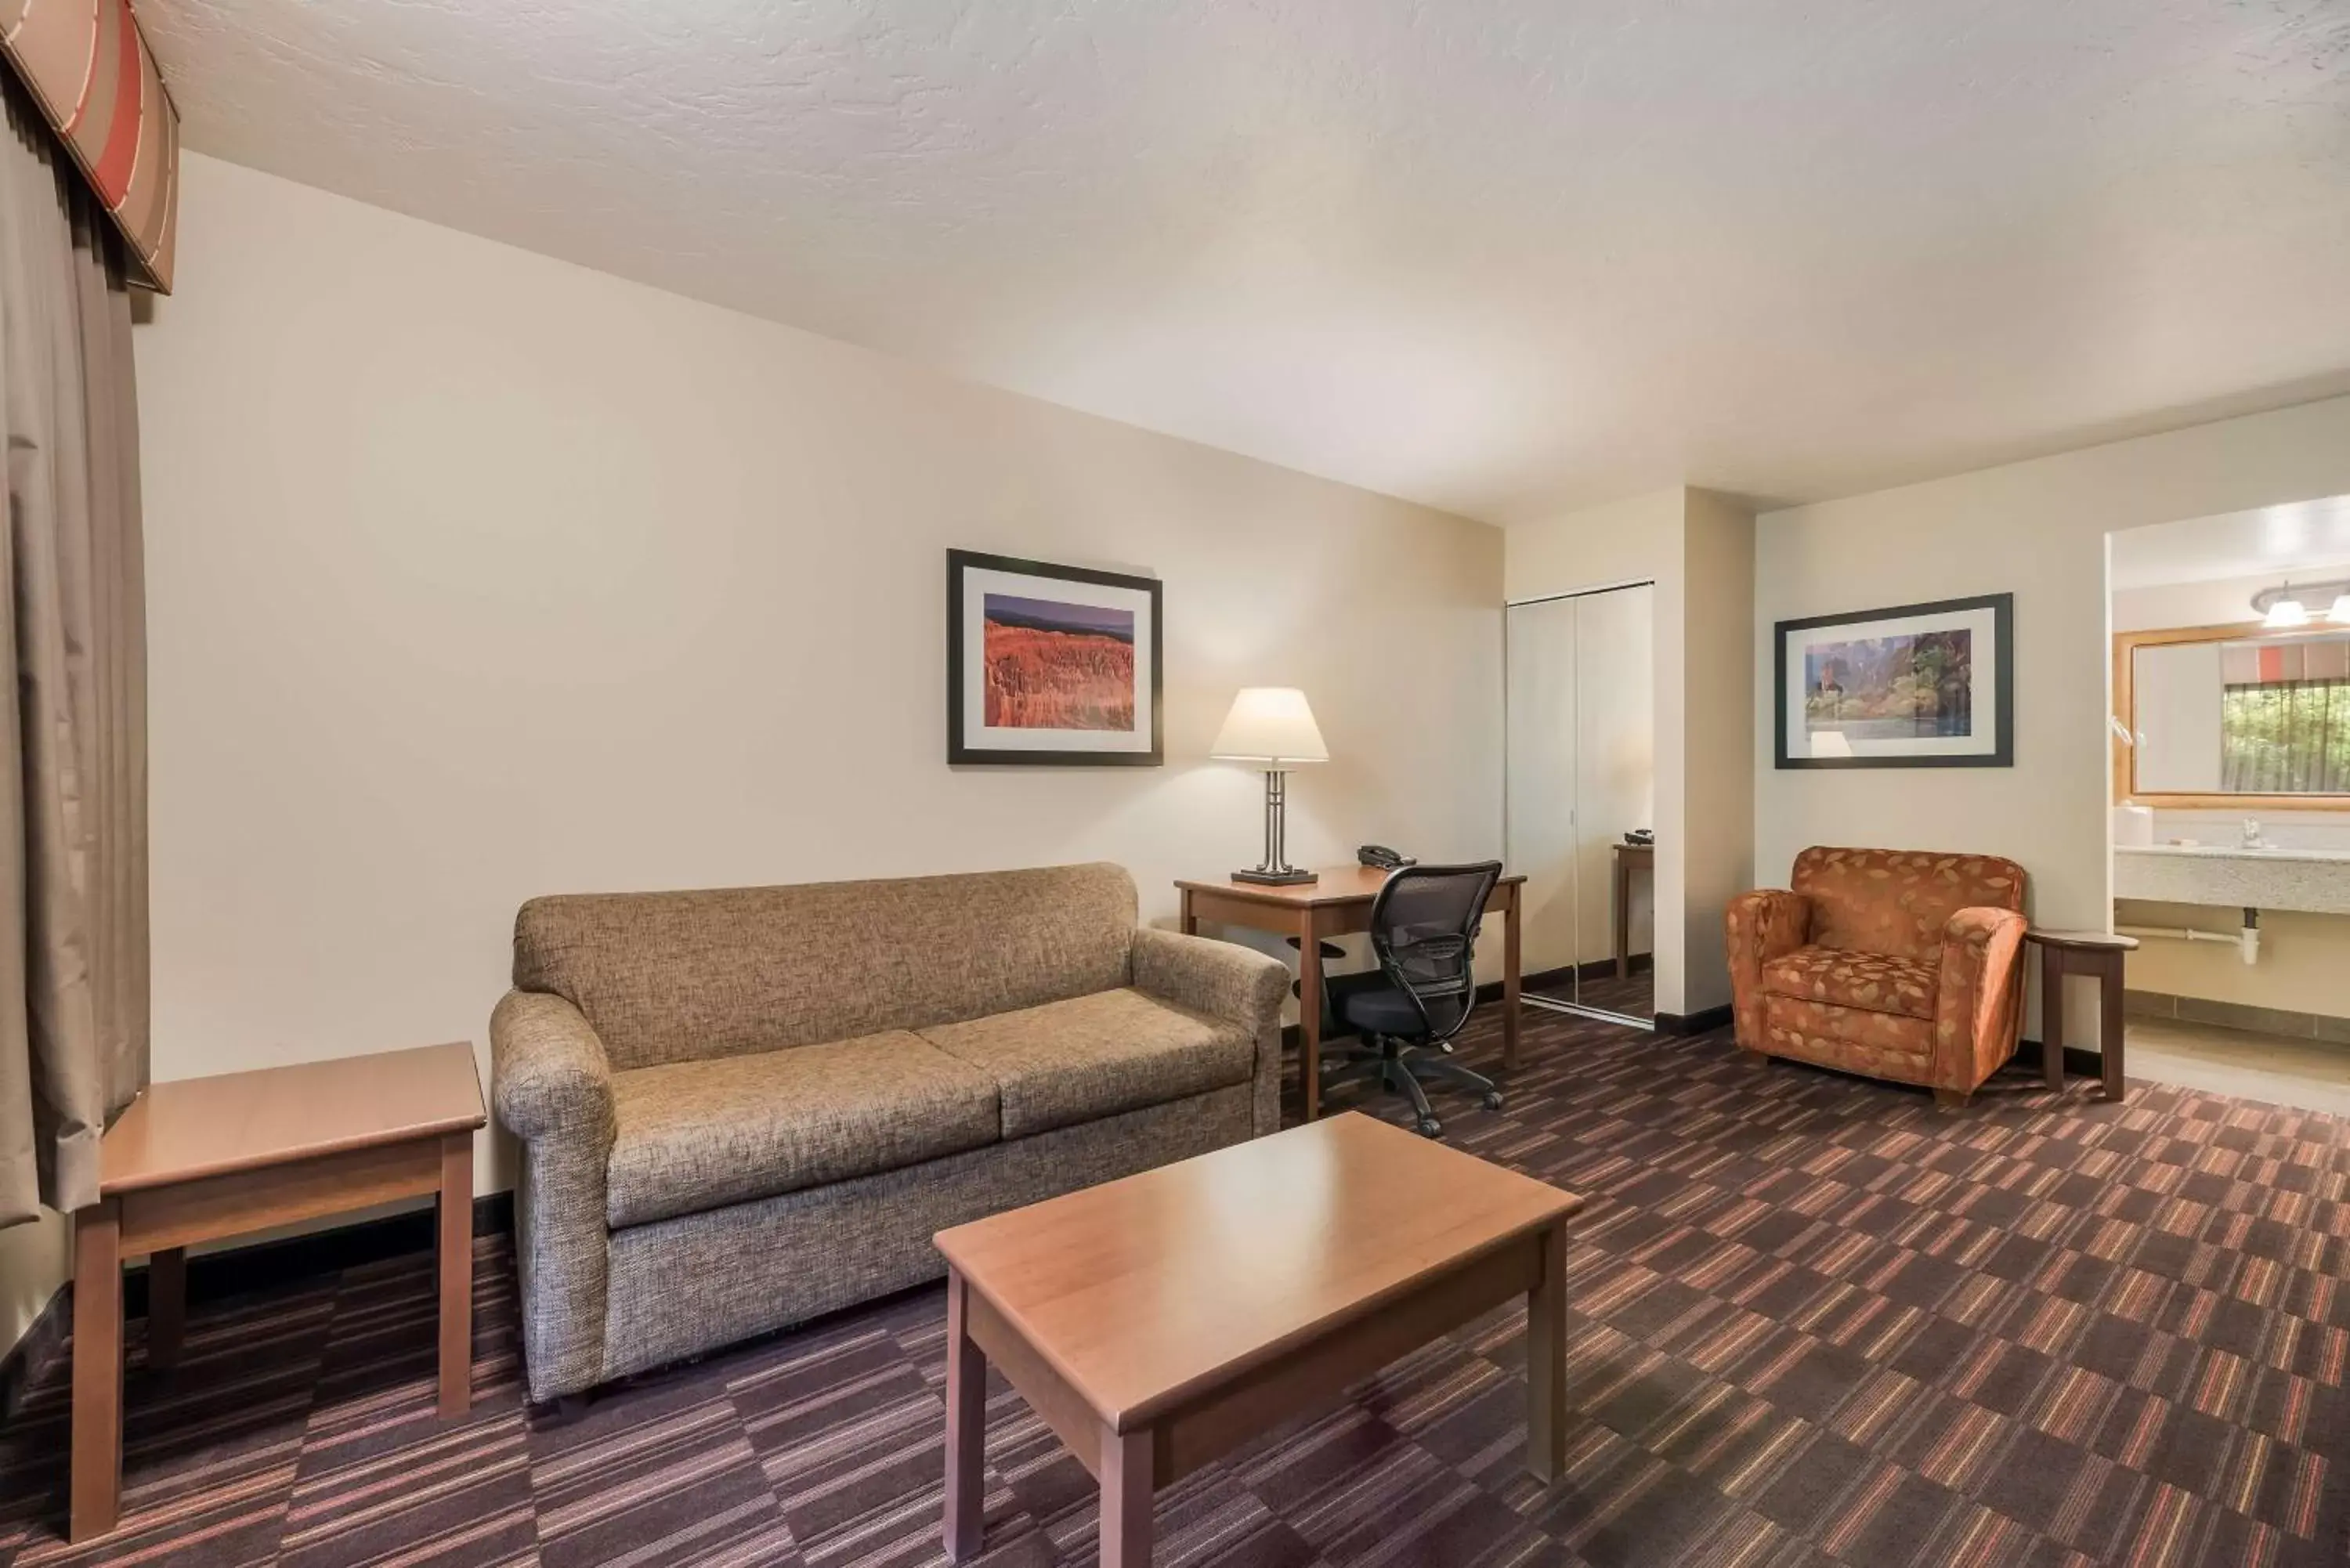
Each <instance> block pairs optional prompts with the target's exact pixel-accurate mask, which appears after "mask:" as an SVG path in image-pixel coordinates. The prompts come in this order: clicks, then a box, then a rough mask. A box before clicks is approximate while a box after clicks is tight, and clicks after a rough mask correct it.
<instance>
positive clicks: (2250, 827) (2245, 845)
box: [2238, 816, 2268, 849]
mask: <svg viewBox="0 0 2350 1568" xmlns="http://www.w3.org/2000/svg"><path fill="white" fill-rule="evenodd" d="M2238 847H2239V848H2242V849H2265V848H2267V847H2268V846H2267V845H2266V844H2263V843H2262V841H2261V819H2260V818H2259V817H2257V816H2248V817H2246V818H2244V836H2243V839H2242V841H2241V843H2240V844H2239V845H2238Z"/></svg>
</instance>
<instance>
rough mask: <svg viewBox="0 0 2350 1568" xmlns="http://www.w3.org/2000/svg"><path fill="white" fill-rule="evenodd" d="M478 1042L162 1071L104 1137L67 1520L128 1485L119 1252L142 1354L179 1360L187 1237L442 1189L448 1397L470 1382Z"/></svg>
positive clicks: (71, 1524) (81, 1277)
mask: <svg viewBox="0 0 2350 1568" xmlns="http://www.w3.org/2000/svg"><path fill="white" fill-rule="evenodd" d="M484 1119H485V1118H484V1116H483V1112H482V1083H481V1078H480V1076H479V1075H477V1074H476V1073H475V1072H474V1069H473V1047H472V1046H471V1045H466V1044H455V1045H427V1046H423V1047H421V1048H419V1049H416V1050H411V1051H387V1052H383V1053H380V1054H375V1055H369V1056H351V1057H346V1058H344V1059H343V1060H341V1061H336V1062H306V1063H303V1064H300V1065H298V1066H292V1067H269V1068H265V1069H262V1070H261V1071H259V1072H252V1073H228V1074H224V1075H221V1076H219V1077H214V1078H187V1079H182V1080H181V1081H180V1082H177V1083H171V1084H155V1085H151V1086H150V1087H149V1088H148V1089H147V1091H146V1092H145V1093H144V1094H142V1095H140V1096H139V1098H138V1099H136V1100H134V1101H132V1102H131V1104H130V1109H128V1110H126V1111H124V1112H123V1113H122V1115H121V1116H120V1118H118V1119H117V1120H116V1122H115V1124H114V1126H113V1127H109V1128H108V1129H107V1133H106V1137H105V1139H104V1141H103V1142H101V1143H100V1144H99V1199H98V1201H97V1202H95V1203H93V1204H91V1205H89V1206H88V1208H86V1209H81V1210H77V1211H76V1212H75V1214H74V1303H73V1304H74V1326H73V1482H72V1505H71V1509H70V1518H69V1521H68V1536H69V1538H70V1539H72V1540H74V1541H87V1540H88V1539H89V1538H90V1537H91V1536H94V1535H102V1534H104V1533H105V1532H108V1531H109V1530H112V1529H113V1528H114V1524H115V1518H116V1515H117V1513H118V1511H119V1510H120V1506H121V1492H122V1261H123V1260H124V1259H125V1258H127V1257H136V1256H138V1255H140V1253H146V1254H149V1255H150V1262H149V1265H148V1281H147V1283H148V1309H147V1359H148V1363H149V1365H151V1366H155V1367H159V1368H161V1367H169V1366H172V1364H173V1363H175V1362H176V1361H177V1360H178V1359H179V1353H180V1337H181V1330H182V1325H183V1324H184V1323H185V1321H186V1319H185V1314H186V1308H187V1300H186V1289H187V1248H188V1246H189V1244H190V1243H191V1242H196V1241H213V1240H216V1239H218V1238H220V1237H224V1236H234V1235H238V1234H241V1233H243V1232H244V1231H259V1230H263V1229H265V1228H266V1227H268V1226H272V1225H286V1224H291V1223H293V1222H294V1221H296V1220H314V1219H317V1218H318V1217H320V1216H321V1215H327V1214H336V1213H340V1212H342V1211H344V1210H350V1209H362V1208H365V1207H367V1206H368V1205H369V1204H374V1203H382V1202H385V1201H388V1200H390V1199H396V1198H416V1197H422V1196H425V1195H427V1194H432V1195H437V1196H438V1197H439V1199H440V1204H441V1214H440V1227H439V1241H440V1252H441V1346H440V1348H441V1388H440V1396H441V1413H442V1415H444V1416H456V1415H463V1413H464V1411H465V1408H466V1407H467V1405H468V1404H469V1403H470V1402H471V1397H472V1385H471V1376H472V1361H473V1133H474V1130H475V1129H476V1128H478V1127H481V1125H482V1123H483V1121H484Z"/></svg>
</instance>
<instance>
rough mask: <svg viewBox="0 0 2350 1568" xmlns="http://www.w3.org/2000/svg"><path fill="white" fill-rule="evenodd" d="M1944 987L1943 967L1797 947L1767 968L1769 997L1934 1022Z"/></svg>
mask: <svg viewBox="0 0 2350 1568" xmlns="http://www.w3.org/2000/svg"><path fill="white" fill-rule="evenodd" d="M1940 983H1941V972H1940V970H1939V966H1938V965H1935V964H1930V963H1924V962H1920V961H1918V960H1916V959H1906V958H1896V957H1894V956H1893V955H1892V954H1890V953H1872V952H1859V951H1856V950H1851V949H1838V948H1823V947H1803V948H1797V949H1796V950H1794V951H1793V952H1791V953H1783V954H1782V955H1780V956H1779V957H1777V958H1774V959H1773V960H1771V961H1769V962H1768V963H1765V964H1764V965H1763V991H1764V992H1766V993H1767V994H1769V995H1772V996H1786V997H1795V998H1799V999H1801V1000H1803V1001H1805V1002H1822V1003H1825V1005H1827V1006H1830V1007H1836V1008H1846V1009H1851V1010H1855V1011H1857V1012H1886V1013H1891V1014H1893V1015H1894V1016H1896V1017H1899V1018H1918V1019H1925V1020H1927V1021H1929V1022H1931V1020H1932V1019H1933V1016H1934V1001H1935V996H1936V993H1937V990H1938V988H1939V985H1940Z"/></svg>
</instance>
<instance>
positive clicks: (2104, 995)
mask: <svg viewBox="0 0 2350 1568" xmlns="http://www.w3.org/2000/svg"><path fill="white" fill-rule="evenodd" d="M2023 940H2025V941H2027V942H2037V943H2039V944H2040V1051H2041V1070H2042V1071H2043V1073H2045V1074H2046V1075H2047V1077H2048V1086H2049V1087H2050V1088H2052V1089H2061V1088H2063V1087H2064V977H2065V976H2066V975H2068V974H2083V975H2087V976H2089V977H2091V978H2092V979H2094V980H2095V981H2096V982H2097V1054H2098V1067H2099V1069H2100V1071H2101V1072H2102V1073H2103V1074H2104V1077H2105V1083H2104V1086H2103V1087H2102V1088H2101V1089H2100V1090H2099V1091H2098V1097H2099V1098H2100V1099H2106V1100H2118V1099H2122V1098H2124V1097H2125V1096H2127V1095H2128V1093H2129V1085H2128V1084H2127V1083H2126V1082H2125V1081H2124V1079H2123V1077H2122V1020H2123V1010H2122V961H2123V959H2124V957H2125V956H2126V955H2127V954H2128V953H2131V952H2133V951H2135V950H2137V938H2136V937H2126V936H2123V935H2121V934H2120V933H2119V932H2117V931H2043V930H2040V929H2037V928H2035V929H2032V930H2028V931H2026V932H2024V933H2023Z"/></svg>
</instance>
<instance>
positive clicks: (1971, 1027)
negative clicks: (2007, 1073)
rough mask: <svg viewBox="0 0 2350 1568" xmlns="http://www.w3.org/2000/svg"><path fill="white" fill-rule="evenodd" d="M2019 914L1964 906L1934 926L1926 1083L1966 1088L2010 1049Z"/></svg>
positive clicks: (2017, 1018) (2018, 971)
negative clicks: (1937, 982) (1929, 1077)
mask: <svg viewBox="0 0 2350 1568" xmlns="http://www.w3.org/2000/svg"><path fill="white" fill-rule="evenodd" d="M2025 926H2026V921H2025V920H2024V918H2023V917H2022V915H2020V914H2018V913H2016V912H2015V911H2014V910H2013V909H1983V908H1976V909H1960V910H1959V911H1958V912H1957V913H1956V914H1954V915H1952V916H1951V917H1950V919H1949V921H1948V922H1946V923H1945V924H1944V926H1943V927H1942V975H1941V989H1940V991H1939V992H1938V993H1937V995H1936V997H1935V1001H1934V1069H1933V1070H1934V1086H1935V1087H1936V1088H1941V1089H1956V1090H1958V1091H1959V1092H1960V1093H1961V1094H1965V1093H1969V1092H1971V1091H1972V1090H1973V1089H1974V1088H1975V1087H1976V1086H1977V1085H1980V1084H1981V1082H1982V1081H1983V1080H1984V1079H1985V1078H1988V1077H1990V1076H1991V1075H1992V1074H1993V1073H1995V1072H1997V1071H1999V1069H2000V1067H2001V1066H2002V1064H2004V1063H2005V1062H2006V1061H2007V1059H2008V1058H2009V1057H2010V1056H2012V1055H2014V1054H2015V1040H2016V1034H2017V1033H2018V1032H2019V1031H2020V1030H2021V1029H2022V1024H2023V964H2022V948H2023V932H2024V929H2025Z"/></svg>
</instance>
